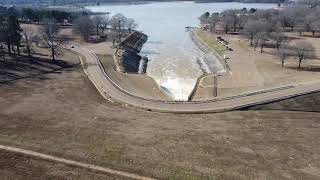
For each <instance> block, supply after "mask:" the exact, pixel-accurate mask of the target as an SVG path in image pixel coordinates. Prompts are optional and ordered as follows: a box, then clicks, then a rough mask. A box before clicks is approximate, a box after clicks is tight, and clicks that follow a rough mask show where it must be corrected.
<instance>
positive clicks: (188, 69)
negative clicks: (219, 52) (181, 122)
mask: <svg viewBox="0 0 320 180" xmlns="http://www.w3.org/2000/svg"><path fill="white" fill-rule="evenodd" d="M275 6H276V5H275V4H255V3H250V4H244V3H194V2H156V3H150V4H137V5H129V4H121V5H100V6H89V7H87V8H88V9H90V10H92V11H93V12H110V13H111V15H115V14H117V13H122V14H124V15H125V16H127V17H129V18H133V19H135V21H136V22H137V23H138V25H139V27H138V30H140V31H142V32H144V33H146V34H147V35H148V37H149V39H148V42H147V43H146V44H145V45H144V47H143V49H142V51H141V54H143V55H147V56H148V58H149V63H148V68H147V75H148V76H150V77H152V78H153V79H155V81H156V82H157V83H158V85H159V86H160V87H161V89H162V90H163V91H165V92H166V93H167V94H169V95H170V96H171V97H172V98H173V99H175V100H187V99H188V96H189V95H190V93H191V92H192V90H193V89H194V86H195V84H196V82H197V79H198V77H200V76H201V75H202V74H203V73H202V71H201V69H200V67H199V65H198V63H197V61H196V58H201V57H203V56H204V54H203V53H202V52H201V51H200V50H199V49H198V48H197V47H196V46H195V45H194V44H193V42H192V41H191V38H190V37H189V34H188V33H187V32H185V27H186V26H198V25H199V20H198V17H199V16H201V14H203V13H204V12H207V11H208V12H221V11H223V10H225V9H240V8H244V7H246V8H248V9H249V8H258V9H266V8H273V7H275ZM212 63H213V65H214V66H215V67H216V69H215V71H216V72H215V73H218V72H219V71H220V72H222V71H224V70H223V68H222V66H221V64H219V62H212ZM211 66H212V64H211Z"/></svg>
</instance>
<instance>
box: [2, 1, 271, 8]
mask: <svg viewBox="0 0 320 180" xmlns="http://www.w3.org/2000/svg"><path fill="white" fill-rule="evenodd" d="M186 1H189V2H194V3H224V2H237V3H270V4H275V3H276V2H274V1H273V0H266V1H263V2H261V1H259V2H254V1H241V0H163V1H162V0H147V1H146V0H135V1H130V0H111V1H108V2H103V0H102V1H101V2H95V3H93V2H88V1H86V0H78V1H74V3H73V4H71V3H59V4H50V3H43V4H38V3H37V4H34V2H33V1H31V0H26V1H24V3H21V2H19V3H18V0H13V1H11V2H10V3H2V4H0V6H17V7H22V6H23V7H50V8H55V7H57V8H58V7H63V6H64V7H65V6H68V7H76V8H83V7H85V6H100V5H128V4H129V5H139V4H150V3H159V2H186Z"/></svg>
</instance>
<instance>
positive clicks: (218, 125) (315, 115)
mask: <svg viewBox="0 0 320 180" xmlns="http://www.w3.org/2000/svg"><path fill="white" fill-rule="evenodd" d="M66 60H67V61H68V62H70V63H72V64H76V63H77V62H78V58H77V56H76V55H74V56H73V57H72V56H70V57H69V58H67V59H66ZM310 96H311V97H310ZM310 96H309V97H308V98H303V97H299V98H297V99H293V100H290V102H278V103H275V104H270V105H268V106H260V107H257V108H256V109H254V110H244V111H234V112H226V113H218V114H194V115H190V114H189V115H185V114H163V113H153V112H145V111H139V110H134V109H128V108H125V107H122V106H121V105H119V104H117V103H111V102H108V101H106V100H104V99H103V98H102V97H101V96H100V95H99V93H98V92H97V91H96V89H95V88H94V86H93V85H92V84H91V83H90V81H89V80H88V79H87V78H86V76H85V75H84V73H83V72H82V69H81V67H80V66H75V67H73V68H68V69H62V70H59V71H58V72H55V73H49V74H43V75H40V76H39V77H38V78H24V79H20V80H16V81H12V82H10V83H4V84H1V85H0V144H3V145H11V146H16V147H20V148H25V149H30V150H34V151H38V152H42V153H47V154H51V155H55V156H60V157H64V158H69V159H72V160H77V161H81V162H88V163H94V164H97V165H101V166H105V167H108V168H114V169H117V170H122V171H128V172H131V173H137V174H140V175H144V176H148V177H154V178H159V179H244V180H247V179H281V180H283V179H319V178H320V174H319V172H320V149H319V147H320V141H319V138H320V131H319V128H320V113H319V107H320V106H319V105H320V102H319V94H313V95H310ZM309 107H312V112H307V111H308V110H309ZM287 109H290V111H289V110H287ZM2 157H3V156H1V160H2V162H3V163H5V162H8V163H12V160H11V159H10V158H6V159H4V158H2ZM20 161H25V159H21V158H16V159H15V162H14V163H16V162H17V163H18V162H20ZM20 163H22V162H20ZM39 163H40V162H39ZM41 163H42V162H41ZM40 165H41V164H40ZM21 166H23V167H26V168H28V171H29V173H35V174H34V176H35V177H39V176H40V175H41V174H43V173H44V172H45V173H47V174H48V173H49V172H48V171H53V170H52V169H49V170H43V171H39V170H38V167H39V165H37V166H34V165H32V166H29V165H25V164H23V163H22V164H21ZM41 166H42V165H41ZM50 166H51V165H50ZM54 166H56V165H54ZM46 167H47V165H46V166H45V167H44V168H46ZM0 169H1V170H0V171H5V170H6V169H7V171H9V172H10V177H11V178H12V179H14V178H16V179H24V176H21V174H20V173H19V172H20V171H21V170H19V168H18V169H14V168H13V169H12V170H8V167H7V166H5V167H4V166H0ZM59 169H61V168H57V170H55V172H54V173H55V176H52V179H59V178H60V177H62V176H63V175H66V173H65V170H61V171H60V170H59ZM62 169H63V168H62ZM69 171H71V172H74V173H75V174H76V176H74V177H79V176H80V175H81V174H84V175H83V177H90V173H89V172H88V173H87V172H86V171H84V172H81V173H79V172H78V171H79V170H77V169H70V170H69ZM77 172H78V173H77ZM39 173H40V175H39ZM19 174H20V175H19ZM49 174H50V173H49ZM67 174H68V173H67ZM79 174H80V175H79ZM59 175H60V176H59ZM81 176H82V175H81ZM29 177H31V178H29ZM43 177H48V176H43ZM50 177H51V176H50ZM95 177H96V176H94V175H92V178H91V179H94V178H95ZM28 178H29V179H32V174H31V175H30V176H28ZM70 178H71V177H70ZM99 178H100V175H98V176H97V179H99ZM0 179H1V175H0ZM89 179H90V178H89Z"/></svg>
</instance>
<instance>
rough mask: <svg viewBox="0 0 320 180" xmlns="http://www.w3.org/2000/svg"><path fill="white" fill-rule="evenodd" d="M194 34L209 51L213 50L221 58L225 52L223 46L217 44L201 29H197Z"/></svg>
mask: <svg viewBox="0 0 320 180" xmlns="http://www.w3.org/2000/svg"><path fill="white" fill-rule="evenodd" d="M196 33H197V35H198V36H199V37H200V38H201V39H202V40H203V41H204V42H205V43H206V44H207V45H208V46H209V47H210V48H211V49H213V50H214V51H215V52H216V53H217V54H218V55H219V56H221V57H223V54H224V53H223V52H224V51H225V50H226V47H225V46H224V45H222V44H221V43H219V42H218V41H217V40H216V39H215V38H214V37H213V36H211V35H210V34H209V33H207V32H205V31H203V30H201V29H197V30H196Z"/></svg>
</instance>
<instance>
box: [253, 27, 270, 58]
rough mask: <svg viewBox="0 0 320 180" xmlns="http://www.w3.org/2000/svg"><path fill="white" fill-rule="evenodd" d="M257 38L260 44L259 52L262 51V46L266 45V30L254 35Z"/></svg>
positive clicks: (267, 35)
mask: <svg viewBox="0 0 320 180" xmlns="http://www.w3.org/2000/svg"><path fill="white" fill-rule="evenodd" d="M256 38H257V39H258V45H259V46H260V52H261V53H263V48H264V47H265V46H266V42H267V41H268V38H269V33H268V32H259V33H258V34H257V36H256Z"/></svg>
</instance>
